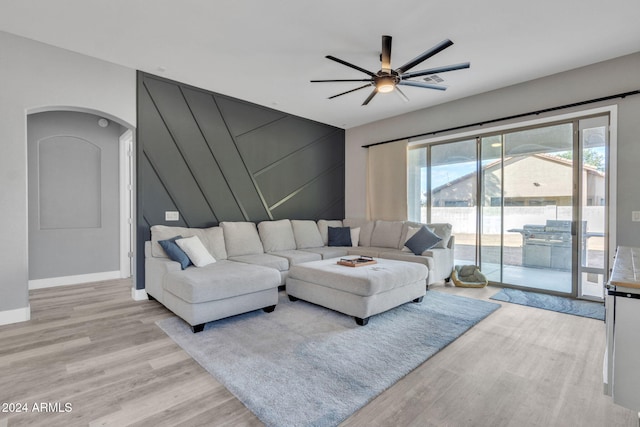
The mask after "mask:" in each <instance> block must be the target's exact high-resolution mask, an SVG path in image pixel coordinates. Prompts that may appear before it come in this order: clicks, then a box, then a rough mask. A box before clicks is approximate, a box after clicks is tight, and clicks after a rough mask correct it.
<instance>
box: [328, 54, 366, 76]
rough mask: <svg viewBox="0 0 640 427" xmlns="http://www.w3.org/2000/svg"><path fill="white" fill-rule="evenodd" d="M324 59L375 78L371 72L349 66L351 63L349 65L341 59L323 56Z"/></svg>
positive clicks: (355, 66)
mask: <svg viewBox="0 0 640 427" xmlns="http://www.w3.org/2000/svg"><path fill="white" fill-rule="evenodd" d="M325 58H327V59H330V60H332V61H336V62H337V63H339V64H342V65H346V66H347V67H350V68H353V69H354V70H358V71H360V72H362V73H365V74H368V75H370V76H371V77H375V74H374V73H372V72H371V71H369V70H365V69H364V68H362V67H358V66H357V65H353V64H351V63H349V62H347V61H343V60H342V59H340V58H336V57H335V56H331V55H327V56H325Z"/></svg>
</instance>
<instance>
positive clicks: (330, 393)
mask: <svg viewBox="0 0 640 427" xmlns="http://www.w3.org/2000/svg"><path fill="white" fill-rule="evenodd" d="M499 307H500V305H499V304H495V303H492V302H488V301H480V300H475V299H470V298H464V297H459V296H455V295H449V294H445V293H442V292H437V291H429V292H427V295H426V296H425V298H424V301H423V302H422V303H421V304H414V303H408V304H405V305H403V306H400V307H397V308H395V309H393V310H390V311H387V312H385V313H382V314H379V315H377V316H373V317H371V319H370V321H369V324H368V325H367V326H357V325H356V323H355V321H354V320H353V318H352V317H349V316H346V315H343V314H340V313H336V312H334V311H331V310H328V309H326V308H322V307H319V306H315V305H313V304H309V303H307V302H304V301H297V302H290V301H289V300H288V298H287V296H286V294H285V293H284V292H280V301H279V303H278V306H277V307H276V310H275V311H274V312H273V313H264V312H263V311H262V310H259V311H254V312H251V313H247V314H243V315H239V316H235V317H231V318H227V319H222V320H218V321H216V322H211V323H208V324H207V325H206V326H205V330H204V331H203V332H200V333H198V334H193V333H192V332H191V330H190V329H189V327H188V326H187V324H186V323H185V322H184V321H182V320H181V319H179V318H177V317H172V318H169V319H164V320H162V321H159V322H157V324H158V325H159V326H160V327H161V328H162V329H163V330H164V331H165V332H166V333H167V334H168V335H169V336H170V337H171V338H172V339H173V340H174V341H175V342H176V343H178V345H180V346H181V347H182V348H183V349H184V350H185V351H186V352H187V353H189V354H190V355H191V356H192V357H193V358H194V359H195V360H196V361H197V362H198V363H199V364H200V365H202V366H203V367H204V368H205V369H206V370H207V371H208V372H209V373H210V374H211V375H213V376H214V377H216V378H217V379H218V380H219V381H220V382H222V383H223V384H224V385H225V386H226V387H227V388H228V389H229V390H230V391H231V392H232V393H233V394H235V395H236V396H237V397H238V399H240V401H242V402H243V403H244V404H245V405H246V406H247V408H249V409H250V410H251V411H252V412H253V413H254V414H256V416H258V418H260V420H261V421H262V422H264V423H265V424H266V425H267V426H283V427H284V426H297V427H302V426H333V425H337V424H338V423H340V422H341V421H343V420H344V419H345V418H347V417H349V416H350V415H351V414H352V413H354V412H355V411H357V410H358V409H359V408H361V407H362V406H364V405H365V404H367V402H369V401H370V400H371V399H373V398H374V397H376V396H377V395H378V394H380V393H381V392H382V391H384V390H385V389H387V388H388V387H390V386H391V385H393V384H394V383H395V382H396V381H398V380H399V379H400V378H402V377H403V376H405V375H406V374H407V373H409V372H411V371H412V370H413V369H415V368H416V367H417V366H419V365H420V364H422V362H424V361H425V360H427V359H428V358H429V357H431V356H433V355H434V354H435V353H437V352H438V351H439V350H441V349H442V348H444V347H445V346H446V345H448V344H449V343H451V342H453V341H454V340H455V339H456V338H458V337H459V336H460V335H462V334H463V333H464V332H465V331H467V330H469V329H470V328H471V327H472V326H473V325H475V324H476V323H478V322H479V321H480V320H482V319H484V318H485V317H486V316H488V315H489V314H491V313H492V312H493V311H495V310H496V309H498V308H499Z"/></svg>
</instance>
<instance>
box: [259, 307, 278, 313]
mask: <svg viewBox="0 0 640 427" xmlns="http://www.w3.org/2000/svg"><path fill="white" fill-rule="evenodd" d="M275 309H276V306H275V305H270V306H269V307H265V308H263V309H262V310H264V312H265V313H271V312H272V311H273V310H275Z"/></svg>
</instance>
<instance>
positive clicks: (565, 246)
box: [509, 220, 586, 271]
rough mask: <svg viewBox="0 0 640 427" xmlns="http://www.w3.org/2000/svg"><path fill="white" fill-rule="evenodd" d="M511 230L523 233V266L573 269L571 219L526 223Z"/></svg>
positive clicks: (584, 228)
mask: <svg viewBox="0 0 640 427" xmlns="http://www.w3.org/2000/svg"><path fill="white" fill-rule="evenodd" d="M585 230H586V222H583V231H585ZM509 231H510V232H517V233H520V234H522V265H523V266H525V267H539V268H553V269H556V270H567V271H568V270H571V221H560V220H547V223H546V224H545V225H533V224H526V225H524V226H523V227H522V229H513V230H509ZM583 236H584V233H583Z"/></svg>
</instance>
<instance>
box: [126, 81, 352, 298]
mask: <svg viewBox="0 0 640 427" xmlns="http://www.w3.org/2000/svg"><path fill="white" fill-rule="evenodd" d="M137 91H138V120H137V122H138V128H137V140H136V142H137V151H136V155H137V174H136V177H137V259H138V262H137V271H136V273H137V287H138V289H142V288H144V262H143V260H144V242H145V241H146V240H149V238H150V231H149V229H150V227H151V226H152V225H155V224H164V225H176V226H186V227H209V226H213V225H216V224H218V223H219V222H221V221H253V222H256V223H257V222H260V221H263V220H269V219H282V218H290V219H314V220H316V219H320V218H327V219H330V218H343V217H344V139H345V136H344V130H342V129H339V128H336V127H333V126H329V125H325V124H322V123H318V122H314V121H311V120H307V119H303V118H301V117H297V116H293V115H290V114H286V113H283V112H280V111H276V110H272V109H268V108H265V107H261V106H258V105H255V104H251V103H249V102H245V101H242V100H239V99H234V98H230V97H227V96H223V95H220V94H216V93H213V92H209V91H205V90H203V89H198V88H194V87H192V86H188V85H185V84H181V83H178V82H175V81H170V80H167V79H163V78H160V77H157V76H153V75H150V74H146V73H142V72H139V73H138V89H137ZM165 211H178V212H180V220H179V221H172V222H166V221H165V219H164V218H165Z"/></svg>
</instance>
